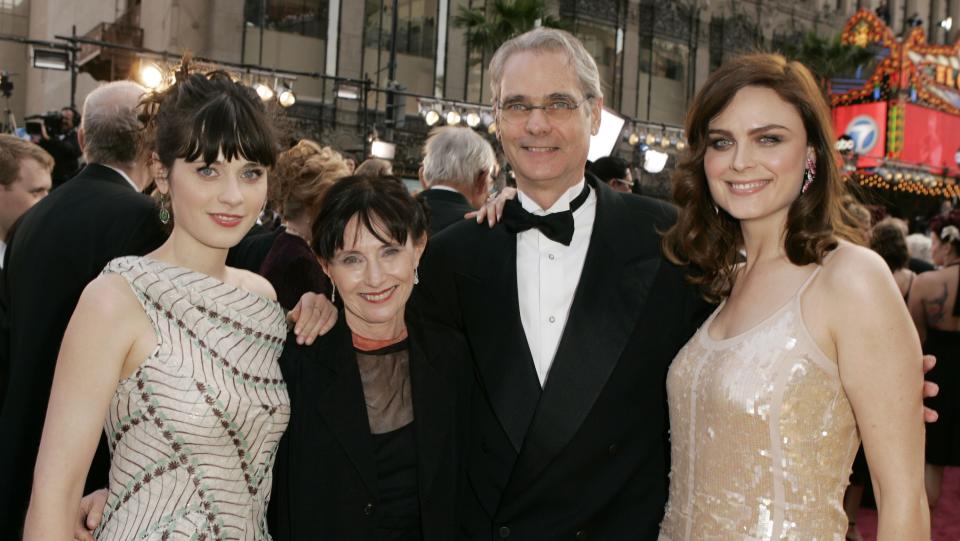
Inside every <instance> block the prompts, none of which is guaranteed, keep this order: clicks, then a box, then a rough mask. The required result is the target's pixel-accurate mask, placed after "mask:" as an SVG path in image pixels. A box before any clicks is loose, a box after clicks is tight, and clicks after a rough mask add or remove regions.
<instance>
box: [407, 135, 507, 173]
mask: <svg viewBox="0 0 960 541" xmlns="http://www.w3.org/2000/svg"><path fill="white" fill-rule="evenodd" d="M496 163H497V158H496V156H495V155H494V153H493V147H491V146H490V143H488V142H487V140H486V139H484V138H483V137H481V136H480V135H479V134H478V133H477V132H475V131H473V130H471V129H470V128H461V127H455V126H445V127H443V128H436V129H434V130H433V131H431V132H430V137H429V138H428V139H427V143H426V144H425V145H424V146H423V178H424V180H425V181H426V182H427V185H428V186H433V185H434V183H439V184H448V185H450V186H452V187H458V188H470V187H471V186H472V185H473V182H474V180H476V178H477V175H478V174H479V173H481V172H485V173H490V172H492V171H493V168H494V167H495V166H496Z"/></svg>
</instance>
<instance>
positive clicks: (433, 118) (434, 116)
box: [423, 109, 440, 126]
mask: <svg viewBox="0 0 960 541" xmlns="http://www.w3.org/2000/svg"><path fill="white" fill-rule="evenodd" d="M423 120H424V121H425V122H426V123H427V126H433V125H434V124H436V123H437V122H440V113H438V112H437V110H436V109H430V110H429V111H427V113H426V114H425V115H423Z"/></svg>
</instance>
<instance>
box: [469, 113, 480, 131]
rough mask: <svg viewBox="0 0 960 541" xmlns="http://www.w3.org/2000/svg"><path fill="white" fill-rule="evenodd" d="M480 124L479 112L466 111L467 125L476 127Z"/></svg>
mask: <svg viewBox="0 0 960 541" xmlns="http://www.w3.org/2000/svg"><path fill="white" fill-rule="evenodd" d="M479 125H480V113H478V112H476V111H470V112H469V113H467V126H470V127H471V128H476V127H477V126H479Z"/></svg>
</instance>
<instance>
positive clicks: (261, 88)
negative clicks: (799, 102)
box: [253, 83, 273, 101]
mask: <svg viewBox="0 0 960 541" xmlns="http://www.w3.org/2000/svg"><path fill="white" fill-rule="evenodd" d="M253 89H254V90H256V91H257V95H258V96H260V99H261V100H263V101H270V100H271V99H272V98H273V89H272V88H270V87H269V86H267V85H265V84H263V83H257V84H255V85H253Z"/></svg>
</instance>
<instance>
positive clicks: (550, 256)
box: [547, 254, 557, 261]
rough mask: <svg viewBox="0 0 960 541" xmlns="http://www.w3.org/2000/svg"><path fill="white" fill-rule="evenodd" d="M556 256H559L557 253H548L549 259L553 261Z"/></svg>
mask: <svg viewBox="0 0 960 541" xmlns="http://www.w3.org/2000/svg"><path fill="white" fill-rule="evenodd" d="M556 258H557V256H555V255H553V254H547V259H549V260H550V261H553V260H554V259H556Z"/></svg>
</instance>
